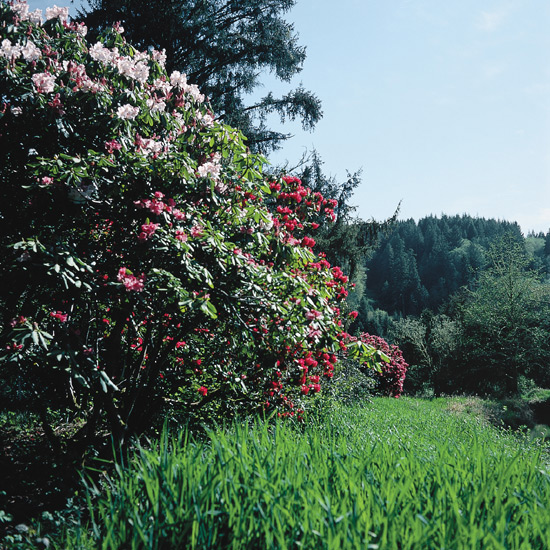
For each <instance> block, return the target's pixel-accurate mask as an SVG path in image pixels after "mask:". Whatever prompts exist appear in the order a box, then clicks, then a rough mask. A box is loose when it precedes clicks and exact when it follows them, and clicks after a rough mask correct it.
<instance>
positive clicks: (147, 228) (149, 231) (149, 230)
mask: <svg viewBox="0 0 550 550" xmlns="http://www.w3.org/2000/svg"><path fill="white" fill-rule="evenodd" d="M158 227H159V224H158V223H144V224H143V225H142V226H141V233H140V234H139V236H138V239H139V240H140V241H146V240H147V239H149V238H151V236H152V235H153V234H154V233H155V231H156V230H157V229H158Z"/></svg>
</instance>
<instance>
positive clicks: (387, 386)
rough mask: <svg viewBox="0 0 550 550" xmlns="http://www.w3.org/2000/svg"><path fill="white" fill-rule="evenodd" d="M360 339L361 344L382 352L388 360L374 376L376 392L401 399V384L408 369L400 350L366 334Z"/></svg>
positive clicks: (379, 338)
mask: <svg viewBox="0 0 550 550" xmlns="http://www.w3.org/2000/svg"><path fill="white" fill-rule="evenodd" d="M360 339H361V341H362V342H363V343H365V344H367V345H369V346H372V347H374V348H376V349H377V350H378V351H379V352H382V354H383V356H384V357H385V358H386V359H389V360H384V361H383V362H382V363H381V367H382V368H381V369H380V370H379V371H378V372H377V374H376V375H375V376H376V380H377V386H378V387H377V391H378V392H379V393H381V394H382V395H386V396H388V397H401V394H402V393H403V383H404V382H405V376H406V374H407V368H408V367H409V365H408V364H407V363H406V362H405V359H404V358H403V353H402V352H401V350H400V349H399V348H398V347H397V346H396V345H394V344H392V345H390V344H388V343H387V342H386V340H384V338H381V337H380V336H374V335H372V334H369V333H367V332H364V333H363V334H361V336H360Z"/></svg>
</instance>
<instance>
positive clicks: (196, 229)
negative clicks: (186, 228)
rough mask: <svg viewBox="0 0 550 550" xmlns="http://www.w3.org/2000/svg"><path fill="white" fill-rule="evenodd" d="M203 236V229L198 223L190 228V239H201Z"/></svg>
mask: <svg viewBox="0 0 550 550" xmlns="http://www.w3.org/2000/svg"><path fill="white" fill-rule="evenodd" d="M203 234H204V227H203V226H202V225H200V224H199V223H196V224H195V225H194V226H193V227H192V228H191V236H192V237H195V238H196V237H202V236H203Z"/></svg>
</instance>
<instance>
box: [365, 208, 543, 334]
mask: <svg viewBox="0 0 550 550" xmlns="http://www.w3.org/2000/svg"><path fill="white" fill-rule="evenodd" d="M507 234H508V235H513V236H514V237H516V238H517V240H518V242H520V243H523V245H524V246H525V249H526V253H527V254H528V256H529V258H530V259H531V264H532V265H531V267H532V268H534V269H537V270H541V271H542V273H544V274H545V275H546V276H548V274H549V273H550V231H549V232H548V233H547V234H546V235H544V234H543V233H540V234H530V235H529V236H528V237H526V238H524V236H523V235H522V233H521V229H520V227H519V225H518V224H517V223H511V222H506V221H498V220H494V219H484V218H475V217H472V216H467V215H462V216H442V217H436V216H429V217H426V218H423V219H421V220H419V221H418V223H417V222H415V221H414V220H412V219H409V220H406V221H400V222H396V224H395V226H394V228H393V230H392V231H390V232H388V233H387V234H386V235H382V236H381V237H380V242H379V246H378V247H377V248H376V249H375V250H374V252H373V253H372V255H371V256H370V258H368V259H367V260H366V261H365V270H366V278H365V282H364V289H361V290H360V293H361V294H362V296H361V297H360V301H361V302H362V303H361V308H362V309H363V310H364V311H365V310H367V311H368V310H372V309H380V310H384V311H386V312H388V313H389V314H390V315H397V316H406V315H420V314H421V313H422V311H424V310H425V309H430V310H432V311H435V310H437V309H439V308H440V307H441V306H442V305H443V304H444V303H445V302H447V301H448V300H449V298H450V297H451V296H452V295H453V294H455V293H456V292H457V291H458V290H459V289H460V288H462V287H465V286H466V287H467V286H469V285H471V283H472V282H473V281H474V280H476V278H477V276H478V275H479V272H480V271H481V270H483V269H484V268H485V267H486V265H487V261H488V259H487V251H488V249H489V247H490V246H491V244H493V243H494V242H496V241H497V240H499V239H500V238H502V237H503V236H504V235H507ZM358 305H359V304H358ZM371 317H372V315H371ZM370 328H371V329H372V328H374V327H370Z"/></svg>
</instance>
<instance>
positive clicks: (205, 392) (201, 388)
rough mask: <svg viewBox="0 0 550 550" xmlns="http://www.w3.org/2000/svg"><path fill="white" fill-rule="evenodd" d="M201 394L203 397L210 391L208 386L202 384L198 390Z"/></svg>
mask: <svg viewBox="0 0 550 550" xmlns="http://www.w3.org/2000/svg"><path fill="white" fill-rule="evenodd" d="M197 391H198V392H199V394H200V395H202V396H203V397H206V394H207V393H208V388H205V387H204V386H201V387H200V388H199V389H198V390H197Z"/></svg>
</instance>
